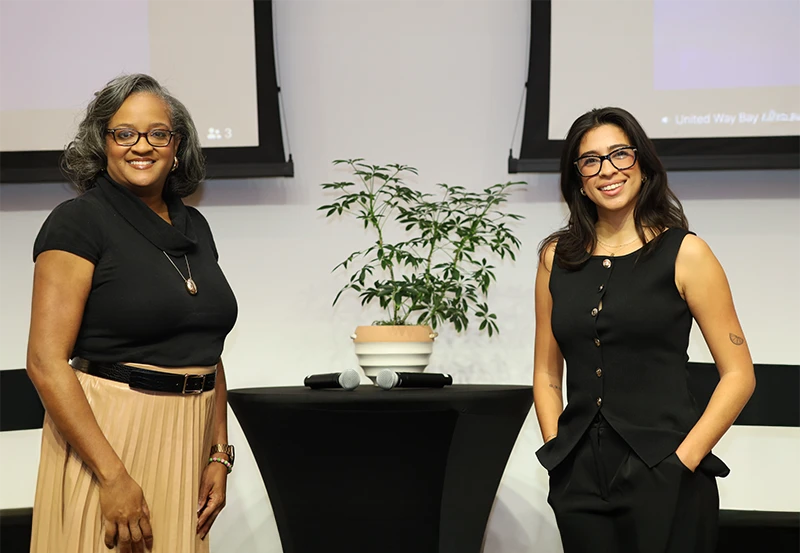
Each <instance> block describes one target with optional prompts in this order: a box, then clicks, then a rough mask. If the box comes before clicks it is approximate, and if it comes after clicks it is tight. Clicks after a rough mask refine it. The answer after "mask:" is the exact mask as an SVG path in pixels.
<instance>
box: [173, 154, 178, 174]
mask: <svg viewBox="0 0 800 553" xmlns="http://www.w3.org/2000/svg"><path fill="white" fill-rule="evenodd" d="M177 168H178V156H175V163H173V164H172V171H174V170H175V169H177Z"/></svg>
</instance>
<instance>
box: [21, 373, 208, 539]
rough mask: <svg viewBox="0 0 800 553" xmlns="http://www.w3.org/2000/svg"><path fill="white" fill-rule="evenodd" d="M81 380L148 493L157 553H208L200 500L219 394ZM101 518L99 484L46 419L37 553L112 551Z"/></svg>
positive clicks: (36, 528)
mask: <svg viewBox="0 0 800 553" xmlns="http://www.w3.org/2000/svg"><path fill="white" fill-rule="evenodd" d="M75 374H76V375H77V377H78V380H79V381H80V383H81V386H82V387H83V389H84V392H85V393H86V397H87V399H88V400H89V405H90V406H91V408H92V411H93V412H94V416H95V418H96V419H97V422H98V424H99V425H100V429H101V430H102V431H103V433H104V434H105V436H106V438H107V439H108V441H109V442H110V443H111V446H112V447H113V448H114V451H116V452H117V455H119V457H120V459H122V462H123V463H124V465H125V467H126V468H127V470H128V472H129V473H130V475H131V477H132V478H133V479H134V480H135V481H136V482H137V483H138V484H139V485H140V486H141V487H142V491H143V492H144V497H145V500H146V501H147V504H148V506H149V507H150V517H151V518H150V524H151V526H152V529H153V549H152V553H207V552H208V542H209V537H208V536H206V538H205V540H201V539H200V538H199V536H198V535H197V532H196V527H197V501H198V494H199V490H200V477H201V475H202V471H203V469H204V468H205V466H206V464H207V462H208V452H209V450H210V448H211V440H212V437H213V436H212V429H213V423H214V391H213V390H211V391H208V392H205V393H202V394H198V395H181V394H168V393H159V392H143V391H139V390H131V389H130V388H129V387H128V385H127V384H123V383H119V382H114V381H112V380H107V379H103V378H99V377H96V376H91V375H88V374H86V373H83V372H80V371H76V373H75ZM101 519H102V517H101V513H100V490H99V487H98V483H97V480H96V479H95V478H94V475H93V473H92V472H91V470H89V468H88V467H87V466H86V465H85V464H84V463H83V461H82V460H81V459H80V457H78V455H77V453H75V451H73V450H72V448H71V447H70V446H69V444H68V443H67V442H66V441H65V440H64V438H63V437H62V436H61V434H60V433H59V431H58V429H57V428H56V427H55V425H54V424H53V421H52V420H51V419H50V417H49V416H47V415H45V420H44V427H43V432H42V453H41V460H40V464H39V476H38V481H37V484H36V498H35V500H34V507H33V533H32V536H31V553H108V552H109V550H108V549H107V548H106V546H105V544H104V542H103V535H104V530H103V521H102V520H101ZM116 550H117V548H115V549H114V551H116Z"/></svg>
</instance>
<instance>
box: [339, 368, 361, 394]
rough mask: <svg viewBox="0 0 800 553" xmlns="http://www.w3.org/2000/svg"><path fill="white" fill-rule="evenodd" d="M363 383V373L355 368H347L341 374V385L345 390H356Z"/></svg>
mask: <svg viewBox="0 0 800 553" xmlns="http://www.w3.org/2000/svg"><path fill="white" fill-rule="evenodd" d="M359 384H361V375H359V374H358V371H357V370H355V369H347V370H346V371H343V372H342V374H340V375H339V385H340V386H341V387H342V388H344V389H345V390H354V389H356V388H357V387H358V385H359Z"/></svg>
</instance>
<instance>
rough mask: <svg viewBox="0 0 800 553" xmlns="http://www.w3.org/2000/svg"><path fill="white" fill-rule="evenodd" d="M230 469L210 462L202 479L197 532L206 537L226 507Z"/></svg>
mask: <svg viewBox="0 0 800 553" xmlns="http://www.w3.org/2000/svg"><path fill="white" fill-rule="evenodd" d="M227 485H228V469H227V467H225V465H223V464H222V463H216V462H214V463H209V464H208V465H206V468H205V470H203V476H202V478H201V480H200V497H199V501H198V502H197V514H198V517H197V533H198V534H199V535H200V539H205V537H206V535H207V534H208V531H209V530H210V529H211V525H212V524H214V521H215V520H216V519H217V516H219V513H220V511H222V509H223V507H225V490H226V488H227Z"/></svg>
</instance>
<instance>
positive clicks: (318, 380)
mask: <svg viewBox="0 0 800 553" xmlns="http://www.w3.org/2000/svg"><path fill="white" fill-rule="evenodd" d="M360 383H361V376H360V375H359V374H358V371H357V370H355V369H347V370H346V371H344V372H340V373H326V374H310V375H308V376H307V377H306V378H305V380H303V385H305V386H308V387H309V388H311V389H312V390H320V389H322V388H344V389H345V390H354V389H356V388H357V387H358V385H359V384H360Z"/></svg>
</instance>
